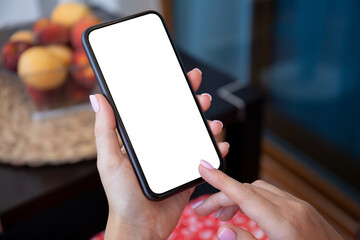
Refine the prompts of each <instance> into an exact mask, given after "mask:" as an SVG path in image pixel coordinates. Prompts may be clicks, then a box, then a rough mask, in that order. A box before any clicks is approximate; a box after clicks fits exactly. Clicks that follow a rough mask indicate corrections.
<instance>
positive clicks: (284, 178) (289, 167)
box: [260, 139, 360, 239]
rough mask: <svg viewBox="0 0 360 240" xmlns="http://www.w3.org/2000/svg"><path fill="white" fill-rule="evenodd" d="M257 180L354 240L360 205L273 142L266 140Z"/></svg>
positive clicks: (345, 236)
mask: <svg viewBox="0 0 360 240" xmlns="http://www.w3.org/2000/svg"><path fill="white" fill-rule="evenodd" d="M262 149H263V152H264V154H263V155H262V157H261V160H260V178H261V179H263V180H265V181H267V182H269V183H271V184H274V185H275V186H278V187H279V188H281V189H283V190H285V191H288V192H290V193H291V194H293V195H295V196H297V197H299V198H301V199H303V200H305V201H307V202H308V203H310V204H311V205H313V206H314V207H315V208H316V209H317V210H318V211H319V212H320V213H321V214H322V215H323V216H324V218H325V219H326V220H327V221H328V222H329V223H330V224H331V225H332V226H333V227H334V228H335V229H336V230H337V231H338V232H339V233H340V234H341V235H342V236H343V237H344V238H345V239H354V237H355V234H356V231H357V228H358V227H359V221H360V206H359V205H358V204H357V203H356V202H355V201H354V200H352V199H350V198H349V197H347V196H346V194H345V193H344V192H342V191H341V189H338V188H336V187H335V186H334V185H332V184H331V183H330V182H328V181H326V180H325V179H324V178H323V177H321V176H320V175H319V174H318V173H316V172H315V171H314V170H312V169H310V168H309V167H308V166H306V165H304V164H303V163H301V161H299V160H298V159H296V157H294V156H293V155H291V154H290V153H289V152H287V151H286V150H284V149H283V148H281V147H280V146H279V145H277V144H276V143H274V142H272V141H270V140H269V139H265V141H264V142H263V145H262Z"/></svg>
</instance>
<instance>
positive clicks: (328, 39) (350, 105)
mask: <svg viewBox="0 0 360 240" xmlns="http://www.w3.org/2000/svg"><path fill="white" fill-rule="evenodd" d="M359 12H360V2H359V1H355V0H354V1H336V0H329V1H300V0H298V1H287V0H279V1H277V8H276V14H275V16H276V19H275V32H274V39H275V49H274V61H273V63H272V65H271V66H270V67H269V68H268V69H267V70H266V71H265V72H264V73H263V75H262V79H263V84H264V85H265V86H266V88H267V90H268V91H269V93H270V99H271V105H272V107H274V108H275V109H276V110H278V111H279V112H281V113H283V114H285V115H286V116H288V117H289V118H290V119H292V120H293V121H295V122H297V123H299V124H300V125H303V126H305V127H306V128H307V129H308V130H310V131H312V132H314V133H315V134H317V135H320V136H322V137H323V138H325V139H326V140H328V141H330V142H331V143H332V144H334V145H335V146H336V147H337V148H340V149H341V150H343V151H344V152H346V153H348V154H351V155H352V156H353V157H354V158H355V159H356V160H355V161H356V164H357V166H359V165H360V105H359V103H360V94H359V91H360V31H359V25H360V14H359Z"/></svg>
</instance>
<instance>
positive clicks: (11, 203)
mask: <svg viewBox="0 0 360 240" xmlns="http://www.w3.org/2000/svg"><path fill="white" fill-rule="evenodd" d="M181 58H182V60H183V64H184V66H185V69H186V70H191V69H193V68H194V67H198V68H199V69H201V71H202V73H203V83H202V85H201V87H200V89H199V91H198V92H200V93H204V92H207V93H210V94H211V95H212V97H213V100H212V107H211V108H210V110H209V111H208V112H206V116H207V118H208V119H220V120H224V119H223V118H224V117H225V116H226V115H227V114H229V113H230V112H232V111H234V106H232V105H231V104H229V103H227V102H226V101H224V100H223V99H221V98H219V97H218V96H217V94H216V90H217V89H218V88H219V87H221V86H223V85H225V84H228V83H230V82H232V81H234V80H235V79H233V78H231V77H229V76H227V75H225V74H223V73H221V72H218V71H215V70H213V69H212V68H210V67H208V66H206V65H204V64H202V63H200V62H199V61H197V60H195V59H193V58H191V57H189V56H188V55H186V54H184V53H181ZM225 121H226V120H225ZM100 184H101V183H100V179H99V176H98V172H97V169H96V161H95V159H93V160H89V161H85V162H81V163H77V164H73V165H62V166H44V167H37V168H30V167H12V166H8V165H3V164H0V221H1V222H0V223H1V226H2V227H1V226H0V230H1V228H3V230H4V231H6V229H7V228H10V227H12V226H15V225H16V224H19V223H21V222H22V221H24V220H26V219H29V218H31V217H33V216H35V215H36V214H39V213H41V212H43V211H46V210H48V209H50V208H52V207H54V206H56V205H57V204H60V203H61V202H64V201H66V200H68V199H71V198H73V197H76V196H78V195H79V194H82V193H84V192H86V191H88V190H90V189H92V188H95V187H98V186H99V185H100Z"/></svg>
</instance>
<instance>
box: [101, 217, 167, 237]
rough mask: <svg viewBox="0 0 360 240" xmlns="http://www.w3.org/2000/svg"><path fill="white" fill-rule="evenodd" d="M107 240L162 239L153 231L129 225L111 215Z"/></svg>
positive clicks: (107, 228)
mask: <svg viewBox="0 0 360 240" xmlns="http://www.w3.org/2000/svg"><path fill="white" fill-rule="evenodd" d="M104 239H105V240H112V239H130V240H131V239H150V240H152V239H154V240H158V239H160V237H159V236H158V235H157V234H156V233H155V232H154V231H153V230H152V229H147V228H145V227H143V226H136V225H134V224H131V223H128V222H127V221H126V220H124V219H123V218H121V217H118V216H113V215H111V214H109V217H108V221H107V224H106V230H105V238H104Z"/></svg>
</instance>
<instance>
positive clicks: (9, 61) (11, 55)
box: [1, 42, 32, 72]
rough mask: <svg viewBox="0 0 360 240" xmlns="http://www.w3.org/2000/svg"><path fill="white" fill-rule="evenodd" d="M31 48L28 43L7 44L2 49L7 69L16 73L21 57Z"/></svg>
mask: <svg viewBox="0 0 360 240" xmlns="http://www.w3.org/2000/svg"><path fill="white" fill-rule="evenodd" d="M31 46H32V44H31V43H28V42H7V43H6V44H5V45H4V46H3V47H2V49H1V55H2V57H3V59H4V63H5V67H6V68H7V69H9V70H11V71H14V72H16V71H17V66H18V61H19V58H20V55H21V54H22V53H23V52H24V51H25V50H26V49H28V48H30V47H31Z"/></svg>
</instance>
